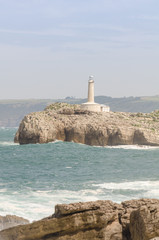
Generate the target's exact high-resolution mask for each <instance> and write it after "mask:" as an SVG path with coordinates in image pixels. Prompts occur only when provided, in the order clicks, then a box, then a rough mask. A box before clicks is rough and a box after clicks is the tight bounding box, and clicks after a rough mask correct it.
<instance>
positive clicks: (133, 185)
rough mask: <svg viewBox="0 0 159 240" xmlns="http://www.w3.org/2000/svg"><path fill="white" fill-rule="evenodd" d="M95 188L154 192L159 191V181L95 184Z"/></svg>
mask: <svg viewBox="0 0 159 240" xmlns="http://www.w3.org/2000/svg"><path fill="white" fill-rule="evenodd" d="M93 186H96V187H100V188H103V189H109V190H150V189H151V190H152V189H158V191H159V181H134V182H122V183H113V182H110V183H102V184H93Z"/></svg>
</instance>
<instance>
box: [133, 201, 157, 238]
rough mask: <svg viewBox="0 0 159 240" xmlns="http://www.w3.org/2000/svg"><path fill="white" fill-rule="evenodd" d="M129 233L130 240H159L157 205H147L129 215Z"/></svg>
mask: <svg viewBox="0 0 159 240" xmlns="http://www.w3.org/2000/svg"><path fill="white" fill-rule="evenodd" d="M130 232H131V236H132V240H151V239H154V240H157V239H159V205H158V203H155V202H153V203H148V204H147V205H144V206H141V207H140V208H139V209H138V210H136V211H133V212H132V213H131V216H130Z"/></svg>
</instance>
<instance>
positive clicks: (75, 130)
mask: <svg viewBox="0 0 159 240" xmlns="http://www.w3.org/2000/svg"><path fill="white" fill-rule="evenodd" d="M56 139H57V140H62V141H74V142H77V143H83V144H88V145H96V146H106V145H132V144H139V145H151V146H159V112H158V111H156V112H153V113H149V114H148V113H147V114H143V113H137V114H134V113H133V114H132V113H119V112H116V113H113V112H107V113H104V112H103V113H93V112H88V111H83V110H80V109H79V107H78V106H76V105H68V104H59V103H55V104H53V105H51V106H49V107H48V108H46V109H45V110H44V111H43V112H37V113H31V114H29V115H27V116H25V117H24V119H23V120H22V122H21V123H20V126H19V129H18V131H17V133H16V136H15V139H14V141H15V142H19V143H20V144H27V143H47V142H52V141H55V140H56Z"/></svg>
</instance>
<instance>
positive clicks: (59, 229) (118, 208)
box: [0, 199, 159, 240]
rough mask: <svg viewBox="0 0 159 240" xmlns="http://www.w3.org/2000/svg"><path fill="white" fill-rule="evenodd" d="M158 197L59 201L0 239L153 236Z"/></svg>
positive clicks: (143, 239) (134, 239) (146, 239)
mask: <svg viewBox="0 0 159 240" xmlns="http://www.w3.org/2000/svg"><path fill="white" fill-rule="evenodd" d="M158 210H159V200H155V199H140V200H131V201H126V202H123V203H121V204H117V203H113V202H112V201H96V202H86V203H74V204H59V205H56V207H55V213H54V214H53V215H52V216H51V217H48V218H45V219H43V220H40V221H37V222H34V223H32V224H27V225H23V226H17V227H13V228H10V229H7V230H3V231H1V232H0V240H44V239H45V240H46V239H47V240H55V239H56V240H150V238H152V239H153V240H154V239H155V238H156V240H157V239H158V237H157V236H159V235H158V233H159V214H158V213H159V211H158Z"/></svg>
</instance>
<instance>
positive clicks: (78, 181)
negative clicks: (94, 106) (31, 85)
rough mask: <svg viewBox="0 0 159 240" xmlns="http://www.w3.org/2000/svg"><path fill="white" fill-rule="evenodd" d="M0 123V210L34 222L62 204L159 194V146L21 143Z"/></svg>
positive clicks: (2, 212) (154, 196) (11, 130)
mask: <svg viewBox="0 0 159 240" xmlns="http://www.w3.org/2000/svg"><path fill="white" fill-rule="evenodd" d="M16 131H17V128H0V215H2V216H4V215H6V214H11V215H12V214H13V215H17V216H21V217H24V218H26V219H29V220H30V221H34V220H38V219H42V218H44V217H47V216H50V215H52V214H53V213H54V207H55V205H56V204H61V203H73V202H79V201H80V202H81V201H82V202H83V201H84V202H85V201H95V200H112V201H114V202H118V203H120V202H122V201H126V200H130V199H138V198H159V148H158V147H148V146H117V147H96V146H87V145H83V144H77V143H73V142H62V141H55V142H51V143H47V144H27V145H19V144H15V143H14V141H13V139H14V135H15V133H16Z"/></svg>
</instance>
